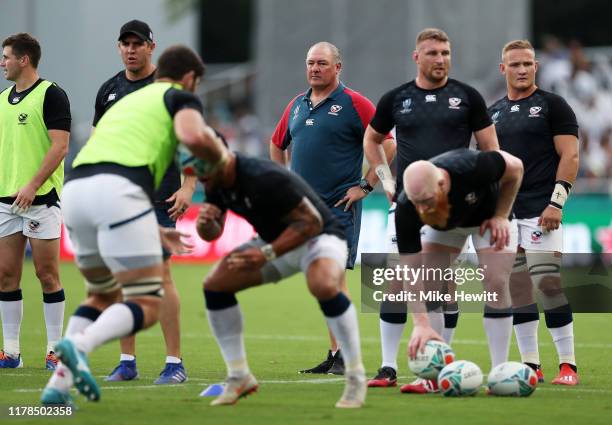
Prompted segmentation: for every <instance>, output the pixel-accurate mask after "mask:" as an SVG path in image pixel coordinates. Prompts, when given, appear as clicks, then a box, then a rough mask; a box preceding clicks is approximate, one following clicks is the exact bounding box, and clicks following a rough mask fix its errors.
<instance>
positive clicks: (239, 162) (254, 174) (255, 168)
mask: <svg viewBox="0 0 612 425" xmlns="http://www.w3.org/2000/svg"><path fill="white" fill-rule="evenodd" d="M304 196H306V197H307V198H308V199H309V200H310V202H312V204H313V205H314V207H315V208H316V209H317V210H318V211H319V214H321V218H322V220H323V230H322V231H321V233H328V234H331V235H335V236H337V237H339V238H340V239H342V240H345V239H346V238H345V236H344V229H343V228H342V225H341V224H340V222H339V221H338V219H337V218H336V217H335V216H334V215H333V214H332V213H331V211H330V210H329V208H328V207H327V206H326V205H325V203H323V201H322V200H321V198H319V197H318V196H317V194H316V193H315V192H314V191H313V190H312V188H311V187H310V186H308V184H307V183H306V182H305V181H304V180H302V178H300V176H298V175H297V174H295V173H292V172H291V171H289V170H287V169H285V168H284V167H282V166H280V165H278V164H277V163H275V162H272V161H270V160H267V159H261V158H252V157H248V156H246V155H242V154H240V153H236V180H235V182H234V184H233V185H232V186H231V187H229V188H217V189H214V190H206V202H207V203H210V204H214V205H216V206H217V207H219V208H220V209H221V211H223V212H225V211H227V210H228V209H229V210H232V211H233V212H235V213H236V214H238V215H240V216H242V217H244V218H245V219H246V220H247V221H248V222H249V223H251V225H252V226H253V228H255V231H256V232H257V233H258V234H259V236H260V237H261V238H262V239H263V240H264V241H266V242H272V241H273V240H275V239H276V238H277V237H278V236H279V235H280V234H281V233H282V232H283V231H284V230H285V229H286V228H287V222H286V221H285V217H286V216H287V214H289V212H291V211H292V210H293V209H295V207H297V206H298V205H299V203H300V202H301V201H302V198H304Z"/></svg>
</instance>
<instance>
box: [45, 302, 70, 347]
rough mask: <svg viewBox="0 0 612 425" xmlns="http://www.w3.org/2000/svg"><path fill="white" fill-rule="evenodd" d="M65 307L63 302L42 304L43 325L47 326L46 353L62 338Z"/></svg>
mask: <svg viewBox="0 0 612 425" xmlns="http://www.w3.org/2000/svg"><path fill="white" fill-rule="evenodd" d="M65 305H66V302H65V301H60V302H57V303H45V302H43V309H44V313H45V325H46V326H47V352H49V351H53V350H54V347H55V344H57V342H58V341H59V340H60V338H61V337H62V329H63V327H64V307H65Z"/></svg>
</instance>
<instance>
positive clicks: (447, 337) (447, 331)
mask: <svg viewBox="0 0 612 425" xmlns="http://www.w3.org/2000/svg"><path fill="white" fill-rule="evenodd" d="M455 329H457V328H444V329H442V333H441V334H440V336H441V337H442V339H443V340H444V342H446V343H447V344H448V345H452V343H453V337H454V336H455Z"/></svg>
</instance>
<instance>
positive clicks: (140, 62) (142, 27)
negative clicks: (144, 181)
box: [93, 20, 195, 384]
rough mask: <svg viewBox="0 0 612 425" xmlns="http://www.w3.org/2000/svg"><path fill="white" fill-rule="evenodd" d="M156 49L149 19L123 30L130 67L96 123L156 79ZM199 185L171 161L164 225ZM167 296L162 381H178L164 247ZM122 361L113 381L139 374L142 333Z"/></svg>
mask: <svg viewBox="0 0 612 425" xmlns="http://www.w3.org/2000/svg"><path fill="white" fill-rule="evenodd" d="M154 50H155V42H154V41H153V33H152V31H151V28H149V25H147V24H146V23H145V22H142V21H138V20H132V21H129V22H127V23H126V24H125V25H123V26H122V27H121V30H120V32H119V54H120V55H121V60H122V61H123V64H124V66H125V70H121V71H119V72H118V73H117V74H116V75H114V76H113V77H112V78H110V79H109V80H108V81H106V82H105V83H104V84H102V86H101V87H100V89H99V90H98V95H97V96H96V109H95V115H94V120H93V126H94V127H95V126H96V125H97V124H98V121H100V118H102V116H103V115H104V114H105V113H106V111H108V110H109V108H110V107H111V106H113V105H114V104H115V103H116V102H117V101H119V99H121V98H123V97H124V96H127V95H128V94H130V93H132V92H134V91H136V90H138V89H140V88H142V87H144V86H146V85H149V84H151V83H152V82H153V81H154V76H155V75H154V74H155V65H154V64H153V63H152V61H151V59H152V56H153V51H154ZM194 190H195V177H185V181H184V183H183V185H182V186H181V173H180V171H179V170H178V168H177V167H176V165H175V164H174V163H172V164H171V165H170V166H169V167H168V171H166V173H165V175H164V179H163V181H162V183H161V186H160V187H159V189H158V190H157V192H156V193H155V200H154V207H155V215H156V216H157V221H158V222H159V224H160V225H161V226H164V227H172V228H174V227H176V220H177V219H178V218H180V217H181V216H182V215H183V213H184V212H185V211H187V208H189V205H191V197H192V195H193V192H194ZM163 253H164V263H163V264H164V280H163V287H164V296H163V298H162V305H161V310H160V320H159V321H160V324H161V328H162V331H163V333H164V339H165V342H166V365H165V367H164V370H162V372H161V374H160V376H159V378H157V380H156V381H155V383H156V384H178V383H181V382H184V381H186V380H187V374H186V372H185V368H184V367H183V362H182V360H181V351H180V318H179V298H178V294H177V291H176V287H175V286H174V282H173V281H172V275H171V273H170V253H169V252H168V251H167V250H166V249H164V251H163ZM120 345H121V357H120V361H119V365H118V366H117V367H116V368H115V370H113V372H112V373H111V374H110V375H109V376H108V377H107V378H106V380H107V381H129V380H132V379H135V378H136V377H137V376H138V370H137V369H136V357H135V353H136V339H135V337H134V336H133V335H130V336H127V337H125V338H122V339H121V342H120Z"/></svg>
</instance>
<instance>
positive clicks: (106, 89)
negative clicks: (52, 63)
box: [93, 71, 181, 208]
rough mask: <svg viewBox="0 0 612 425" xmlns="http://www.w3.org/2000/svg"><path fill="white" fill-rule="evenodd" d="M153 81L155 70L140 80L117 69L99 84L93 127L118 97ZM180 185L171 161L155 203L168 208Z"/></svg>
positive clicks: (178, 173) (176, 168)
mask: <svg viewBox="0 0 612 425" xmlns="http://www.w3.org/2000/svg"><path fill="white" fill-rule="evenodd" d="M153 81H155V72H153V73H152V74H151V75H149V76H147V77H145V78H142V79H140V80H135V81H131V80H128V79H127V77H126V76H125V71H119V72H118V73H117V74H115V75H114V76H112V77H111V78H110V79H108V80H107V81H106V82H104V84H102V85H101V86H100V89H99V90H98V94H97V96H96V105H95V114H94V119H93V126H94V127H95V126H96V125H97V124H98V121H100V118H102V116H103V115H104V114H105V113H106V111H108V110H109V109H110V108H111V107H112V106H113V105H114V104H115V103H117V101H119V99H121V98H123V97H124V96H127V95H128V94H130V93H133V92H135V91H136V90H138V89H141V88H143V87H144V86H146V85H148V84H151V83H152V82H153ZM180 187H181V172H180V170H179V169H178V167H177V166H176V163H175V162H174V161H172V162H171V163H170V166H169V167H168V170H167V171H166V174H165V175H164V178H163V179H162V182H161V185H160V186H159V188H158V189H157V192H156V193H155V205H156V206H158V207H163V208H170V207H171V204H168V203H166V202H165V201H166V199H168V198H169V197H170V196H172V194H173V193H174V192H176V191H177V190H178V189H179V188H180Z"/></svg>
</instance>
